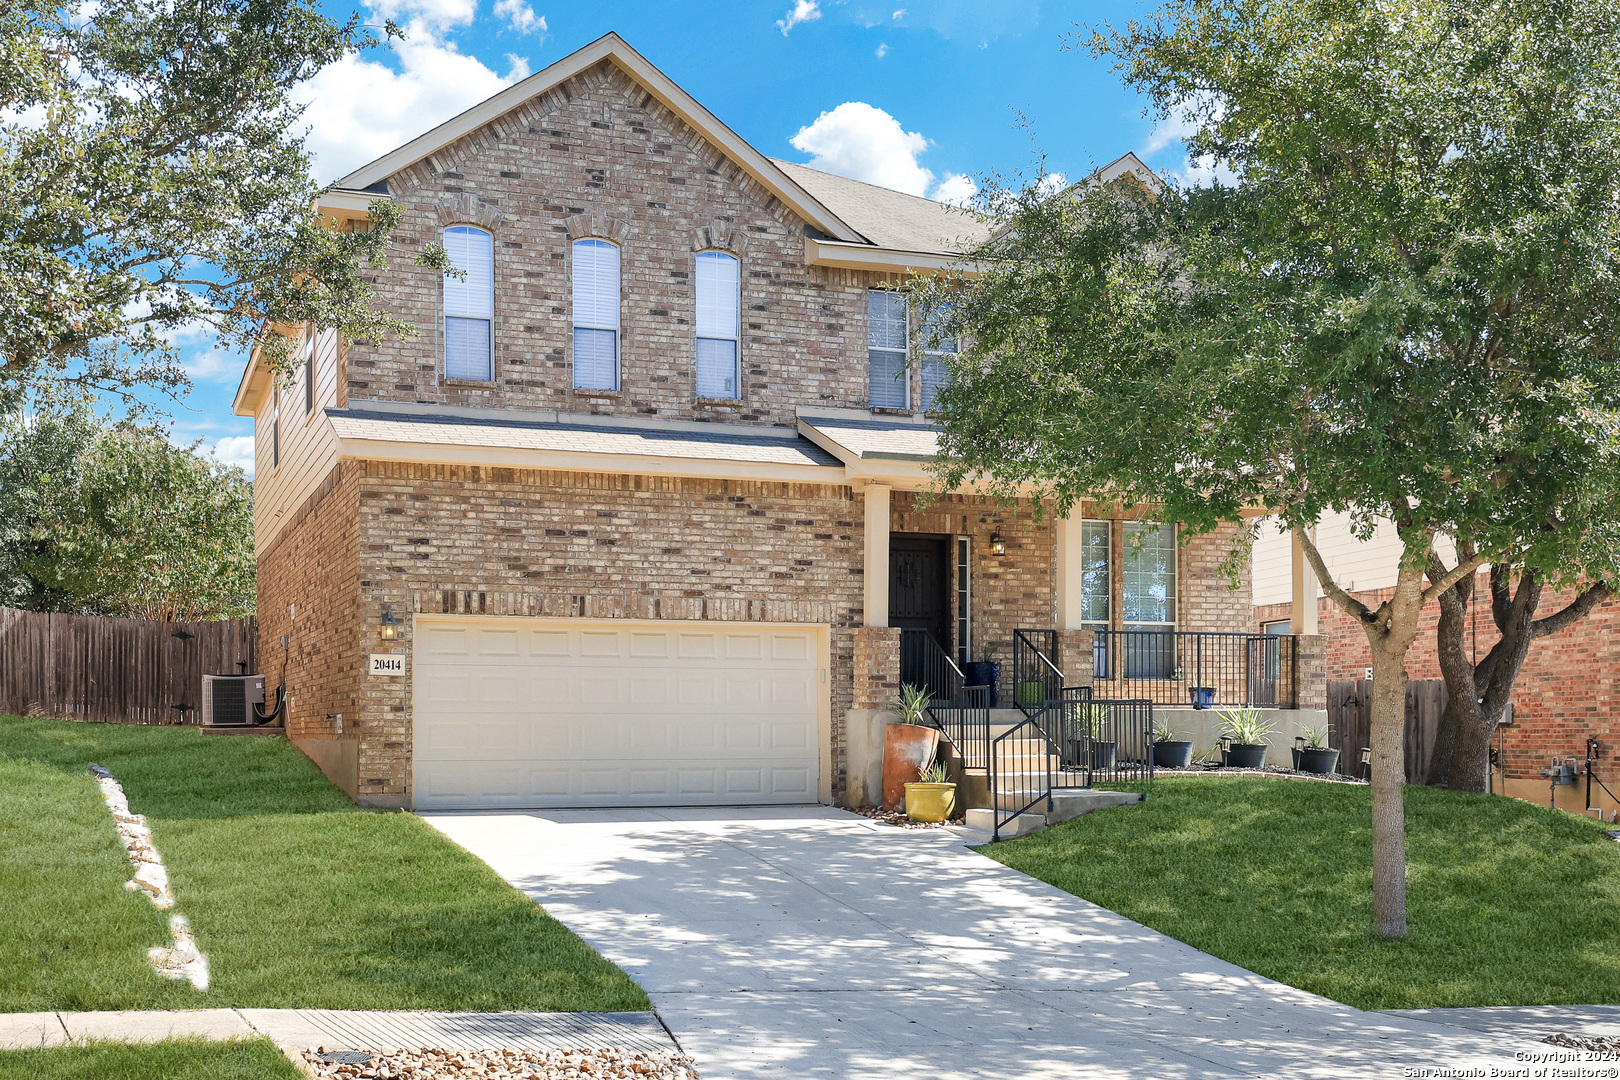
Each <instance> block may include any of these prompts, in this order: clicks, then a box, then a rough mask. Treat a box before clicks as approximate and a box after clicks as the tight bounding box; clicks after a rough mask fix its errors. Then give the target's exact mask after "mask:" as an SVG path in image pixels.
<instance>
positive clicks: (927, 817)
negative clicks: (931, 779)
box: [906, 783, 956, 821]
mask: <svg viewBox="0 0 1620 1080" xmlns="http://www.w3.org/2000/svg"><path fill="white" fill-rule="evenodd" d="M955 812H956V785H955V784H922V783H910V784H907V785H906V817H908V818H910V819H911V820H912V821H949V820H950V819H951V817H952V815H953V814H955Z"/></svg>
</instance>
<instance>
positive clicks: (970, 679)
mask: <svg viewBox="0 0 1620 1080" xmlns="http://www.w3.org/2000/svg"><path fill="white" fill-rule="evenodd" d="M995 655H996V654H995V652H994V651H993V650H992V648H991V645H990V643H989V642H988V641H987V642H985V643H984V644H983V645H981V646H979V659H978V660H972V661H969V662H968V663H966V664H964V665H963V667H962V681H963V683H964V684H966V685H967V686H988V687H989V688H990V707H991V708H992V709H994V708H995V707H996V683H998V682H1000V681H1001V661H1000V660H996V659H994V657H995Z"/></svg>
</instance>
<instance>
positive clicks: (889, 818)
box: [855, 806, 962, 829]
mask: <svg viewBox="0 0 1620 1080" xmlns="http://www.w3.org/2000/svg"><path fill="white" fill-rule="evenodd" d="M855 813H857V814H859V815H861V816H862V817H869V818H871V819H872V820H873V821H876V822H879V823H881V824H883V825H893V826H894V827H895V828H897V829H943V828H944V827H945V826H947V825H960V824H962V819H961V818H959V817H958V818H951V820H949V821H912V820H911V819H910V818H908V817H906V812H905V811H904V810H884V809H883V808H881V807H877V806H865V807H862V808H861V809H859V810H856V811H855Z"/></svg>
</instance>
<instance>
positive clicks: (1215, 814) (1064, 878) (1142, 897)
mask: <svg viewBox="0 0 1620 1080" xmlns="http://www.w3.org/2000/svg"><path fill="white" fill-rule="evenodd" d="M1368 813H1369V810H1368V789H1367V788H1365V787H1362V786H1359V785H1349V784H1344V785H1341V784H1321V783H1305V782H1299V781H1286V780H1263V779H1215V778H1196V777H1188V778H1179V779H1163V780H1159V781H1157V782H1155V783H1154V785H1153V788H1152V793H1151V794H1150V795H1149V796H1148V800H1147V802H1145V803H1142V804H1140V805H1135V806H1127V807H1122V808H1119V809H1116V810H1108V811H1106V812H1103V813H1097V814H1088V815H1086V816H1084V817H1081V818H1077V819H1075V820H1074V821H1071V822H1068V823H1067V824H1063V825H1059V826H1056V827H1054V828H1050V829H1047V830H1045V831H1043V832H1039V833H1035V834H1034V835H1031V836H1027V837H1023V838H1021V839H1018V840H1012V841H1008V842H1005V843H1001V844H992V845H989V846H986V847H983V848H981V849H980V851H982V852H983V853H984V854H986V855H988V856H990V857H991V858H993V859H997V860H999V861H1000V862H1003V863H1005V864H1006V865H1008V866H1011V867H1013V868H1015V869H1017V870H1021V871H1023V872H1024V873H1026V874H1030V875H1032V876H1034V877H1038V878H1040V879H1041V880H1043V881H1047V882H1050V883H1051V884H1053V885H1056V886H1057V887H1058V888H1060V889H1064V890H1066V891H1068V892H1071V893H1074V894H1075V895H1077V896H1082V897H1085V898H1086V899H1087V900H1091V901H1093V902H1095V903H1097V904H1100V905H1102V906H1103V907H1106V908H1110V909H1112V910H1114V911H1117V912H1119V913H1120V914H1122V915H1124V916H1126V917H1128V918H1131V919H1134V920H1136V921H1137V922H1141V923H1145V924H1146V925H1148V926H1151V927H1153V928H1154V929H1155V930H1160V931H1162V932H1164V933H1166V934H1169V935H1170V936H1171V937H1174V938H1179V939H1180V940H1182V941H1185V942H1187V943H1188V944H1190V945H1195V946H1197V947H1198V948H1200V949H1203V950H1205V951H1207V952H1211V953H1214V954H1215V955H1216V956H1219V957H1221V958H1222V959H1225V960H1229V961H1231V962H1232V963H1234V964H1239V965H1242V966H1243V967H1246V968H1249V969H1250V970H1252V971H1256V972H1259V973H1260V974H1262V975H1266V976H1269V977H1270V978H1273V979H1277V980H1279V981H1281V982H1285V983H1288V984H1290V985H1292V986H1297V987H1300V988H1302V989H1305V990H1310V991H1314V992H1315V993H1318V994H1322V995H1325V996H1326V997H1330V998H1334V999H1336V1000H1338V1001H1342V1002H1345V1003H1346V1004H1349V1005H1354V1006H1357V1007H1359V1008H1364V1009H1402V1008H1428V1007H1439V1006H1451V1005H1542V1004H1588V1005H1590V1004H1615V1003H1620V844H1616V843H1615V842H1614V841H1613V840H1610V839H1609V838H1608V837H1607V836H1606V835H1605V833H1604V828H1605V827H1604V826H1603V825H1601V824H1599V823H1598V822H1596V821H1593V820H1590V819H1586V818H1581V817H1577V816H1575V815H1573V814H1568V813H1564V812H1562V811H1555V810H1549V809H1547V808H1546V807H1540V806H1534V805H1532V804H1530V803H1524V802H1519V801H1517V800H1514V799H1505V798H1500V797H1492V796H1489V795H1465V794H1460V793H1457V792H1451V791H1437V790H1433V789H1429V788H1410V787H1409V788H1407V789H1406V829H1407V849H1406V850H1407V859H1408V871H1407V881H1408V885H1407V898H1408V913H1409V920H1410V926H1411V929H1410V931H1409V933H1408V934H1407V936H1406V937H1405V938H1404V939H1402V940H1400V941H1383V940H1381V939H1378V938H1375V937H1374V936H1373V935H1372V934H1371V933H1370V931H1369V930H1368V926H1369V924H1370V920H1371V899H1370V890H1371V887H1372V885H1371V882H1372V873H1371V869H1370V866H1371V860H1372V849H1371V826H1370V822H1369V817H1368Z"/></svg>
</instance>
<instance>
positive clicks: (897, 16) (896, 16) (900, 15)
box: [894, 8, 906, 22]
mask: <svg viewBox="0 0 1620 1080" xmlns="http://www.w3.org/2000/svg"><path fill="white" fill-rule="evenodd" d="M905 17H906V9H905V8H901V9H900V10H899V11H896V12H895V13H894V21H895V22H899V21H900V20H901V19H903V18H905Z"/></svg>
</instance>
